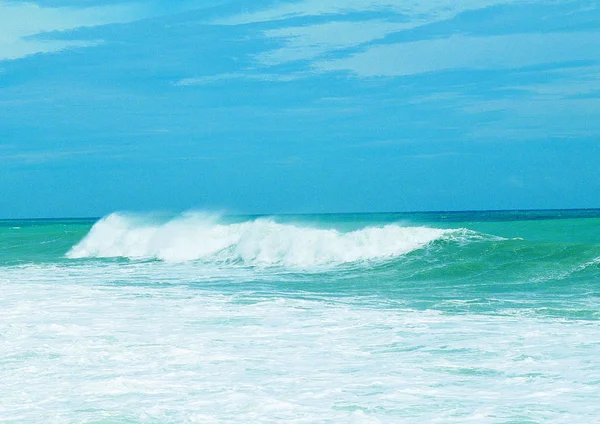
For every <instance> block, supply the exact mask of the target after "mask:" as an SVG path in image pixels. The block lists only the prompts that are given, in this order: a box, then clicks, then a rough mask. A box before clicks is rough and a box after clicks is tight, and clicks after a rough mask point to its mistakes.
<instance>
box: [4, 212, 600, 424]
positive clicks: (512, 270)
mask: <svg viewBox="0 0 600 424" xmlns="http://www.w3.org/2000/svg"><path fill="white" fill-rule="evenodd" d="M0 285H1V290H0V375H1V376H2V384H1V385H0V419H2V420H5V421H8V422H40V421H43V422H104V423H112V422H119V423H135V422H148V423H181V422H240V423H242V422H244V423H246V422H273V421H289V422H306V423H308V422H342V423H345V422H382V423H387V422H443V423H446V422H460V423H462V422H468V421H472V422H503V423H505V422H506V423H507V422H511V423H517V422H518V423H530V422H595V421H596V420H597V419H598V417H600V406H598V405H600V325H599V320H600V211H598V210H581V211H511V212H453V213H411V214H409V213H404V214H346V215H335V214H331V215H302V216H271V217H254V216H252V217H250V216H246V217H242V216H238V217H223V216H217V215H211V214H205V213H188V214H184V215H181V216H177V217H165V216H158V215H143V216H142V215H131V214H112V215H109V216H107V217H105V218H102V219H100V220H83V219H82V220H24V221H14V220H11V221H0Z"/></svg>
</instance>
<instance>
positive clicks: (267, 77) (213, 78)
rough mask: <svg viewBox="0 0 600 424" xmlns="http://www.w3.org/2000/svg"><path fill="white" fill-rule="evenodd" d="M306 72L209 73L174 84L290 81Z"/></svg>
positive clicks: (304, 75) (181, 85) (182, 85)
mask: <svg viewBox="0 0 600 424" xmlns="http://www.w3.org/2000/svg"><path fill="white" fill-rule="evenodd" d="M306 76H307V74H306V73H293V74H271V73H263V74H252V73H242V72H234V73H225V74H218V75H207V76H199V77H191V78H182V79H180V80H178V81H175V82H174V83H173V85H175V86H180V87H185V86H190V85H208V84H213V83H217V82H221V81H229V80H236V79H238V80H253V81H271V82H288V81H295V80H298V79H300V78H304V77H306Z"/></svg>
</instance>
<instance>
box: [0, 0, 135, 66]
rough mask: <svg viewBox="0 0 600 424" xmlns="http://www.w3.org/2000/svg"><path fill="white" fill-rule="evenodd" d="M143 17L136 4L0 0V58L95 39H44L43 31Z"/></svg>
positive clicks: (85, 43)
mask: <svg viewBox="0 0 600 424" xmlns="http://www.w3.org/2000/svg"><path fill="white" fill-rule="evenodd" d="M141 17H144V12H143V10H142V8H141V7H140V6H135V5H113V6H98V7H83V8H74V7H41V6H39V5H37V4H34V3H20V2H18V3H17V2H4V1H0V28H1V30H0V61H1V60H11V59H19V58H22V57H25V56H28V55H32V54H37V53H49V52H56V51H60V50H64V49H67V48H75V47H89V46H94V45H97V44H98V43H99V42H98V41H79V40H44V39H43V38H42V37H43V36H44V35H45V34H48V33H52V32H62V31H70V30H74V29H76V28H81V27H94V26H100V25H107V24H113V23H125V22H131V21H134V20H137V19H140V18H141Z"/></svg>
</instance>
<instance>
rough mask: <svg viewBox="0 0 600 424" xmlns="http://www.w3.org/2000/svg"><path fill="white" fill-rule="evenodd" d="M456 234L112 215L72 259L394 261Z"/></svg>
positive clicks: (423, 229)
mask: <svg viewBox="0 0 600 424" xmlns="http://www.w3.org/2000/svg"><path fill="white" fill-rule="evenodd" d="M452 232H453V231H452V230H441V229H436V228H426V227H401V226H399V225H396V224H390V225H385V226H382V227H369V228H364V229H360V230H357V231H351V232H347V233H340V232H339V231H336V230H334V229H317V228H310V227H300V226H297V225H291V224H281V223H277V222H275V221H273V220H270V219H256V220H252V221H246V222H243V223H239V224H220V223H219V222H218V218H216V217H210V216H206V215H201V214H187V215H184V216H182V217H178V218H174V219H172V220H169V221H167V222H165V223H159V224H155V223H148V222H147V221H145V220H143V219H140V218H139V217H138V218H136V217H128V216H124V215H120V214H112V215H110V216H108V217H106V218H104V219H102V220H100V221H99V222H98V223H97V224H95V225H94V227H93V228H92V229H91V231H90V233H89V234H88V235H87V236H86V237H85V238H84V239H83V240H82V241H81V242H80V243H79V244H78V245H77V246H75V247H73V249H72V250H71V251H70V252H69V253H68V256H69V257H70V258H88V257H97V258H107V257H126V258H137V259H141V258H146V259H147V258H153V259H162V260H165V261H175V262H177V261H190V260H200V259H205V260H208V261H218V262H234V263H243V264H246V265H263V266H273V265H284V266H303V267H310V266H313V265H325V264H341V263H348V262H356V261H361V260H373V259H385V258H391V257H395V256H399V255H402V254H405V253H407V252H410V251H412V250H415V249H418V248H421V247H423V246H424V245H426V244H427V243H430V242H432V241H434V240H436V239H439V238H441V237H442V236H443V235H445V234H448V233H452Z"/></svg>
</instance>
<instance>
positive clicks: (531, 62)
mask: <svg viewBox="0 0 600 424" xmlns="http://www.w3.org/2000/svg"><path fill="white" fill-rule="evenodd" d="M598 46H600V33H599V32H597V31H596V32H573V33H551V34H536V33H534V34H511V35H502V36H489V37H468V36H462V35H457V36H451V37H449V38H444V39H436V40H423V41H415V42H407V43H395V44H385V45H377V46H372V47H369V48H367V49H366V50H365V51H362V52H360V53H356V54H354V55H352V56H350V57H347V58H342V59H334V60H327V61H321V62H318V63H316V64H315V65H314V67H315V69H317V70H319V71H347V72H351V73H354V74H355V75H357V76H359V77H376V76H402V75H415V74H422V73H427V72H436V71H444V70H452V69H475V70H490V69H510V68H523V67H528V66H536V65H545V64H552V63H564V62H572V61H586V60H587V61H589V60H593V61H597V60H600V49H599V48H598Z"/></svg>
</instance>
